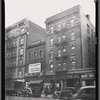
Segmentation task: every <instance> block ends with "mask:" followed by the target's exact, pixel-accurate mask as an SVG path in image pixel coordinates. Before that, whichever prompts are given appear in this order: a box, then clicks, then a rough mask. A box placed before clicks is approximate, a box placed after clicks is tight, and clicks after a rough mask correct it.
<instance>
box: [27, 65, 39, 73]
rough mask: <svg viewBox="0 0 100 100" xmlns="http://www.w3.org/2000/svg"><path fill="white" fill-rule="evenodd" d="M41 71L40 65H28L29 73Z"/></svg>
mask: <svg viewBox="0 0 100 100" xmlns="http://www.w3.org/2000/svg"><path fill="white" fill-rule="evenodd" d="M40 71H41V63H35V64H29V73H38V72H40Z"/></svg>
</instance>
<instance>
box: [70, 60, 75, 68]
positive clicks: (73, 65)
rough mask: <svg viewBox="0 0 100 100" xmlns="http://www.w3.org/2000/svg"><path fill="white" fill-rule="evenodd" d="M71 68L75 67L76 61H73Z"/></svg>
mask: <svg viewBox="0 0 100 100" xmlns="http://www.w3.org/2000/svg"><path fill="white" fill-rule="evenodd" d="M71 68H72V69H75V61H73V62H71Z"/></svg>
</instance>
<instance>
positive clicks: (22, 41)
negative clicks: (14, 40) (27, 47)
mask: <svg viewBox="0 0 100 100" xmlns="http://www.w3.org/2000/svg"><path fill="white" fill-rule="evenodd" d="M20 44H24V36H21V37H20Z"/></svg>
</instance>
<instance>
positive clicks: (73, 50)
mask: <svg viewBox="0 0 100 100" xmlns="http://www.w3.org/2000/svg"><path fill="white" fill-rule="evenodd" d="M71 55H75V47H74V46H73V47H71Z"/></svg>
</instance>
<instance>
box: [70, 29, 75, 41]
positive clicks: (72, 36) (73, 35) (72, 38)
mask: <svg viewBox="0 0 100 100" xmlns="http://www.w3.org/2000/svg"><path fill="white" fill-rule="evenodd" d="M74 40H75V33H74V31H73V32H71V41H74Z"/></svg>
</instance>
